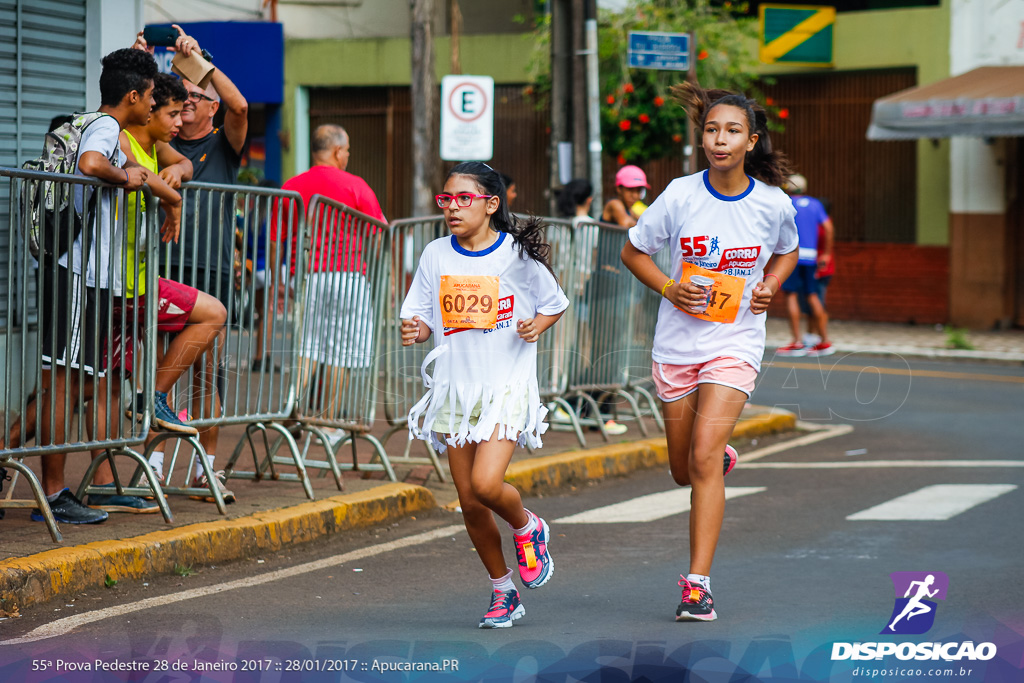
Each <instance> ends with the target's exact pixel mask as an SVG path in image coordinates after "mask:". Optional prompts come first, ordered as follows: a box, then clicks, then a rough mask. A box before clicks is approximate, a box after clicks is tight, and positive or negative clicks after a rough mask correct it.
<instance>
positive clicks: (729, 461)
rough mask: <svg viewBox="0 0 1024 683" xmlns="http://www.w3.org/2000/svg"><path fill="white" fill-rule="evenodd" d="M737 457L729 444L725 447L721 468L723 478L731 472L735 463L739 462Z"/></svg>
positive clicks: (737, 454)
mask: <svg viewBox="0 0 1024 683" xmlns="http://www.w3.org/2000/svg"><path fill="white" fill-rule="evenodd" d="M739 457H740V455H739V453H737V452H736V449H735V448H733V447H732V446H730V445H729V444H726V445H725V460H724V462H723V467H722V475H723V476H724V475H726V474H729V473H730V472H732V468H733V467H736V462H737V461H738V460H739Z"/></svg>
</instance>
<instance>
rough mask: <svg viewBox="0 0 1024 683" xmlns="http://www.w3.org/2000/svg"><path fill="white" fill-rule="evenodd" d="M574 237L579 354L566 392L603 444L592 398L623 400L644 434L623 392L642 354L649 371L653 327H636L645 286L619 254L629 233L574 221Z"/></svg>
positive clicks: (597, 409)
mask: <svg viewBox="0 0 1024 683" xmlns="http://www.w3.org/2000/svg"><path fill="white" fill-rule="evenodd" d="M574 238H575V244H576V247H575V251H576V256H577V258H578V259H579V266H578V269H577V272H578V274H579V277H580V279H581V280H583V282H581V283H577V285H579V286H580V290H581V296H580V299H579V302H578V306H577V307H578V308H579V309H580V311H581V312H578V313H577V332H576V345H577V349H578V355H577V357H576V363H575V364H574V368H573V373H572V379H571V380H570V382H569V394H570V395H571V396H574V397H577V398H579V399H580V400H581V401H582V402H583V403H585V404H586V405H587V406H588V407H589V412H590V417H589V418H587V419H586V420H581V422H582V423H585V424H589V425H591V426H595V427H597V429H598V431H600V433H601V436H602V437H603V438H604V439H605V440H606V441H607V440H609V439H608V435H607V433H606V432H605V429H604V419H605V416H604V415H602V413H601V408H600V403H599V402H598V400H597V399H596V398H595V395H596V396H597V397H599V398H600V397H603V396H606V395H618V396H621V397H622V398H624V399H625V400H626V402H627V403H628V404H629V406H630V409H631V410H632V413H633V418H634V419H635V420H636V422H637V425H638V426H639V428H640V431H641V433H642V434H643V435H644V436H647V427H646V425H645V424H644V422H643V419H642V413H641V411H640V406H639V404H638V403H637V401H636V398H635V397H633V395H632V394H630V393H629V391H627V389H626V388H627V386H630V377H631V374H632V375H636V373H635V371H634V370H633V368H635V367H638V365H639V363H640V362H641V360H640V357H641V356H642V355H644V354H646V358H647V367H648V368H649V367H650V352H651V345H650V344H649V343H645V342H646V341H647V338H648V337H650V338H653V334H654V327H653V325H651V326H650V329H645V330H638V329H637V328H638V320H637V317H638V310H637V308H638V306H639V305H640V302H641V289H645V288H643V285H640V286H639V288H638V286H637V285H638V282H637V280H636V278H634V277H633V274H632V273H630V272H629V270H628V269H627V268H626V267H625V266H624V265H622V260H621V258H620V254H621V253H622V248H623V247H624V246H625V244H626V240H627V239H628V231H627V230H626V228H622V227H619V226H617V225H611V224H608V223H600V222H597V221H582V222H578V223H577V226H576V230H575V232H574ZM645 324H646V323H645ZM647 376H648V377H649V376H650V372H649V371H648V372H647ZM635 384H636V382H634V383H633V385H635ZM652 406H653V404H652ZM576 417H578V415H576Z"/></svg>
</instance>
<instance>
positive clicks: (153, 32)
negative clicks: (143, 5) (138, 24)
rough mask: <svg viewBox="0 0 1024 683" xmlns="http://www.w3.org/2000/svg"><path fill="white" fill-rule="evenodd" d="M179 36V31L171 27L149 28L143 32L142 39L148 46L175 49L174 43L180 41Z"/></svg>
mask: <svg viewBox="0 0 1024 683" xmlns="http://www.w3.org/2000/svg"><path fill="white" fill-rule="evenodd" d="M178 35H179V34H178V29H176V28H172V27H170V26H147V27H146V28H145V29H144V30H143V31H142V38H143V39H144V40H145V41H146V45H149V46H150V47H156V46H158V45H162V46H164V47H174V43H175V42H177V40H178Z"/></svg>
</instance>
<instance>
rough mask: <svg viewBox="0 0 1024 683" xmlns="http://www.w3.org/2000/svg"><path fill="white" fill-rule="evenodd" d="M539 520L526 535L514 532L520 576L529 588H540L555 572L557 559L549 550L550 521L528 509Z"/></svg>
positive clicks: (513, 538)
mask: <svg viewBox="0 0 1024 683" xmlns="http://www.w3.org/2000/svg"><path fill="white" fill-rule="evenodd" d="M527 513H528V514H529V515H530V516H531V517H533V518H534V519H535V520H536V521H537V528H536V529H534V530H533V531H532V532H531V533H529V534H526V535H524V536H519V535H517V534H515V533H513V534H512V540H513V541H514V542H515V546H516V560H518V562H519V578H521V579H522V580H523V585H524V586H526V587H527V588H540V587H541V586H543V585H544V584H545V583H547V580H548V579H550V578H551V575H552V574H554V573H555V561H554V560H552V559H551V553H549V552H548V540H549V539H550V538H551V531H550V529H548V523H547V522H545V521H544V520H543V519H541V518H540V517H538V516H537V515H535V514H534V513H532V512H530V511H529V510H527Z"/></svg>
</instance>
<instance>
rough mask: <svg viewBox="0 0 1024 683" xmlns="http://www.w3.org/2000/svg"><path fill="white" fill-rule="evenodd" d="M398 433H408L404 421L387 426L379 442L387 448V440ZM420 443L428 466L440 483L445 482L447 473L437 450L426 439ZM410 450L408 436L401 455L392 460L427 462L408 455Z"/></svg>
mask: <svg viewBox="0 0 1024 683" xmlns="http://www.w3.org/2000/svg"><path fill="white" fill-rule="evenodd" d="M399 433H402V434H404V435H408V433H409V426H408V425H407V424H405V423H402V424H397V425H394V426H392V427H391V428H389V429H388V430H387V431H386V432H384V436H382V437H381V439H380V442H381V444H382V445H383V446H384V449H385V450H387V444H388V440H389V439H390V438H391V437H392V436H394V435H395V434H399ZM422 443H423V446H424V447H425V448H426V450H427V460H428V462H429V464H430V466H431V467H433V468H434V472H435V473H436V474H437V478H438V480H439V481H441V482H442V483H445V482H447V481H448V475H447V474H445V472H444V465H442V464H441V459H440V458H439V457H438V455H437V450H435V449H434V447H433V446H431V445H430V443H429V442H427V441H424V442H422ZM411 450H412V441H411V440H409V439H408V438H406V441H405V448H404V449H403V450H402V455H401V457H398V458H392V461H393V462H394V463H395V464H401V463H410V464H416V465H421V464H427V463H424V461H423V459H422V458H414V457H412V456H410V455H409V452H410V451H411Z"/></svg>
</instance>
